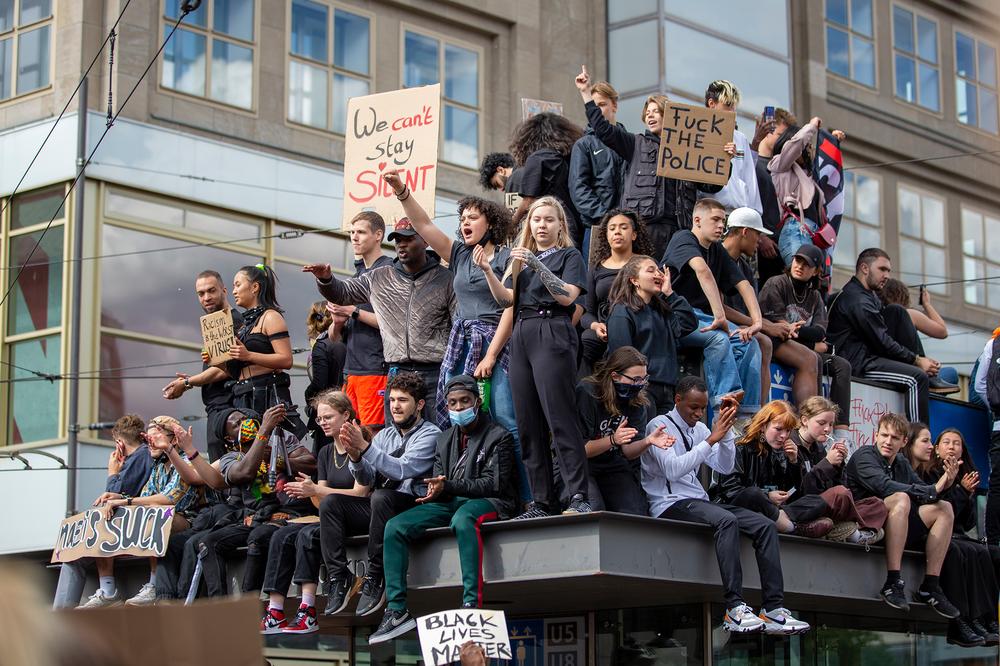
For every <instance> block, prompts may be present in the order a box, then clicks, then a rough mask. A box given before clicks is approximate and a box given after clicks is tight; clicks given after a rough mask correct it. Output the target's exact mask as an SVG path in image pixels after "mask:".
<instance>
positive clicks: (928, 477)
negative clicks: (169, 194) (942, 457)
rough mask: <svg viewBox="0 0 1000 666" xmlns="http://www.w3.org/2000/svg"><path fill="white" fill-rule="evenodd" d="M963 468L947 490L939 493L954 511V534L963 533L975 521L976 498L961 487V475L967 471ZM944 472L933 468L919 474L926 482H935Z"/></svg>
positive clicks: (969, 529) (970, 527)
mask: <svg viewBox="0 0 1000 666" xmlns="http://www.w3.org/2000/svg"><path fill="white" fill-rule="evenodd" d="M967 472H968V470H965V471H963V472H961V473H960V474H959V478H957V479H955V483H953V484H951V486H949V488H948V489H947V490H945V491H944V492H943V493H941V496H940V497H941V499H943V500H945V501H946V502H948V503H949V504H951V508H952V510H953V511H954V513H955V526H954V532H955V534H965V533H966V532H969V531H971V530H972V529H973V528H975V527H976V523H977V522H978V521H977V513H978V511H977V509H978V507H977V506H976V500H975V497H974V496H973V495H970V494H969V491H967V490H966V489H965V488H963V487H962V484H961V483H959V481H961V478H962V477H961V475H962V474H965V473H967ZM943 473H944V472H943V471H942V470H940V469H933V470H930V471H929V472H926V473H924V474H921V475H920V478H921V479H923V480H924V481H925V482H926V483H937V482H938V479H940V478H941V475H942V474H943Z"/></svg>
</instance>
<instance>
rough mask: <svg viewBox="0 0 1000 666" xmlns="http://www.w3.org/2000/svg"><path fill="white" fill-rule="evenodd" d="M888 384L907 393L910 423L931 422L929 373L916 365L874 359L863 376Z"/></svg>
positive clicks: (867, 364)
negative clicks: (897, 386) (895, 385)
mask: <svg viewBox="0 0 1000 666" xmlns="http://www.w3.org/2000/svg"><path fill="white" fill-rule="evenodd" d="M861 376H862V377H864V378H866V379H873V380H875V381H879V382H886V383H888V384H899V385H901V386H902V387H903V388H904V389H905V391H906V418H907V419H909V420H910V421H921V422H923V423H928V422H929V421H930V392H929V390H928V379H927V373H925V372H924V371H923V370H921V369H920V368H918V367H917V366H915V365H911V364H909V363H903V362H901V361H893V360H892V359H888V358H872V359H870V360H869V361H868V363H866V364H865V371H864V372H863V373H862V375H861Z"/></svg>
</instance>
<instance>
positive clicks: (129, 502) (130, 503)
mask: <svg viewBox="0 0 1000 666" xmlns="http://www.w3.org/2000/svg"><path fill="white" fill-rule="evenodd" d="M125 505H126V506H132V498H131V497H129V498H128V499H127V500H126V501H125Z"/></svg>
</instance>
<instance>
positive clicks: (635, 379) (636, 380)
mask: <svg viewBox="0 0 1000 666" xmlns="http://www.w3.org/2000/svg"><path fill="white" fill-rule="evenodd" d="M615 374H616V375H618V376H619V377H624V378H625V379H627V380H629V381H630V382H632V383H633V384H640V385H645V384H648V383H649V375H643V376H642V377H632V376H629V375H626V374H624V373H621V372H616V373H615Z"/></svg>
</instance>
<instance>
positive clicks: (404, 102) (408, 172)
mask: <svg viewBox="0 0 1000 666" xmlns="http://www.w3.org/2000/svg"><path fill="white" fill-rule="evenodd" d="M440 111H441V84H439V83H438V84H434V85H432V86H423V87H421V88H405V89H403V90H394V91H392V92H387V93H380V94H378V95H367V96H365V97H354V98H352V99H351V100H350V101H349V102H348V103H347V145H346V147H345V152H344V219H343V225H344V227H345V228H346V227H347V226H348V224H350V221H351V220H352V219H354V216H355V215H357V214H358V213H360V212H361V211H363V210H374V211H376V212H377V213H379V214H380V215H382V217H384V218H386V219H387V220H391V219H392V218H394V217H398V216H399V215H400V212H401V211H400V206H399V203H398V202H397V201H396V200H395V197H394V196H393V191H392V188H391V187H389V185H388V184H387V183H386V182H385V181H384V180H382V173H383V172H384V171H386V170H388V169H399V173H400V177H401V179H402V180H403V182H404V183H406V185H407V186H408V187H409V188H410V193H411V194H410V196H412V197H414V198H415V199H416V200H417V202H418V203H419V204H420V205H421V206H422V207H423V209H424V210H425V211H427V214H428V215H429V216H430V217H434V191H435V188H436V186H437V158H438V136H439V134H440V130H441V113H440Z"/></svg>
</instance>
